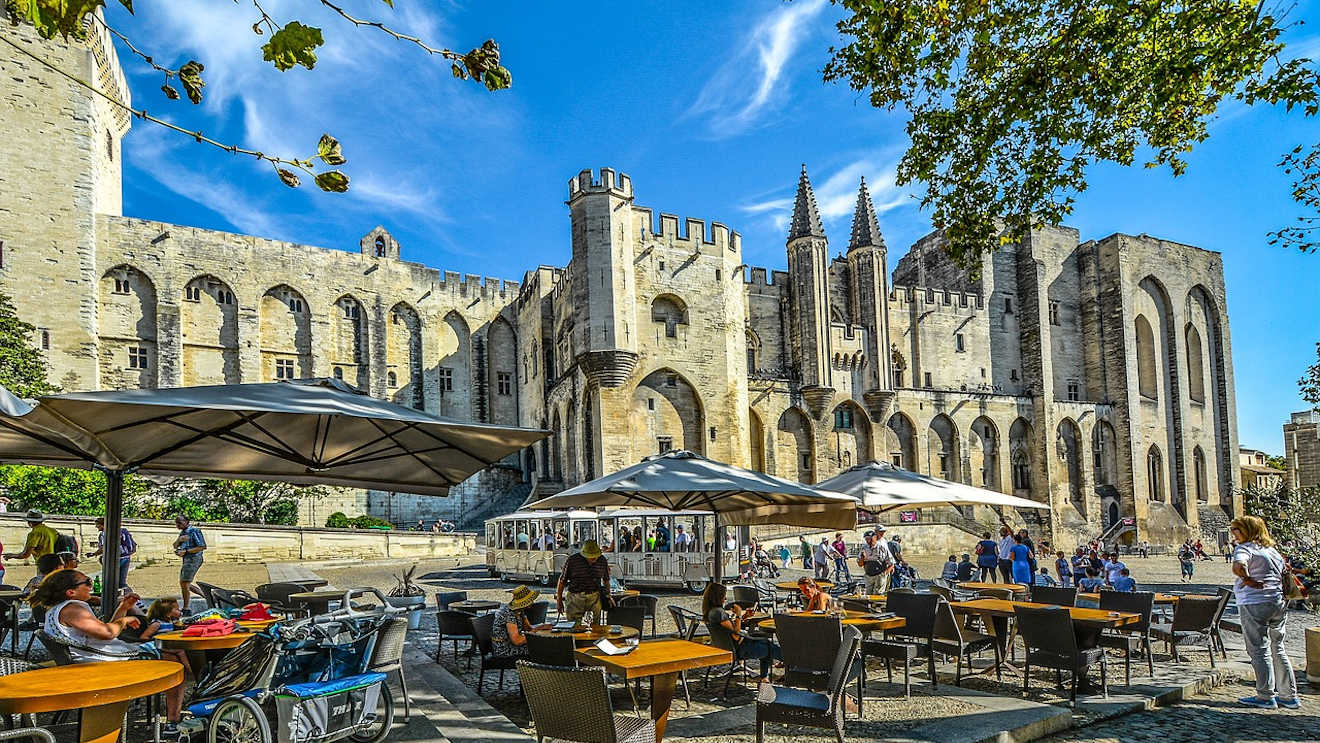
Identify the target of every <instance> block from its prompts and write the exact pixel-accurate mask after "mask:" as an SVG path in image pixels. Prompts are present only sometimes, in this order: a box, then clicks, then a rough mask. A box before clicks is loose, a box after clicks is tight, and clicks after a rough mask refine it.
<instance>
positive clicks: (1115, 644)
mask: <svg viewBox="0 0 1320 743" xmlns="http://www.w3.org/2000/svg"><path fill="white" fill-rule="evenodd" d="M1100 608H1101V609H1103V610H1105V611H1128V612H1132V613H1133V614H1140V615H1141V619H1140V620H1138V621H1137V622H1135V623H1133V624H1125V625H1123V626H1121V627H1113V628H1110V629H1107V630H1105V631H1104V633H1103V634H1101V635H1100V647H1102V648H1114V649H1115V650H1122V651H1123V684H1124V685H1125V686H1131V685H1132V651H1133V650H1136V649H1138V648H1141V649H1143V650H1145V652H1146V672H1147V673H1148V674H1149V675H1151V676H1154V675H1155V661H1154V660H1153V659H1152V658H1151V650H1150V617H1151V614H1152V613H1153V612H1154V611H1155V594H1154V593H1153V592H1151V591H1101V592H1100Z"/></svg>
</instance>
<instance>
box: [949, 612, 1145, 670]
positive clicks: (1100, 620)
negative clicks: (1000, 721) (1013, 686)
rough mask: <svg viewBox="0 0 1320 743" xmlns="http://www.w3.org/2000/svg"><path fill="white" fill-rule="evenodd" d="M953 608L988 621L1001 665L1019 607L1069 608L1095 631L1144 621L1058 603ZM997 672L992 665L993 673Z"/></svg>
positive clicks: (1075, 619) (1125, 614)
mask: <svg viewBox="0 0 1320 743" xmlns="http://www.w3.org/2000/svg"><path fill="white" fill-rule="evenodd" d="M949 606H951V607H952V608H953V611H954V613H955V614H978V615H980V616H981V617H982V618H983V619H985V625H986V627H987V628H988V629H989V630H990V634H992V635H994V637H995V642H997V643H998V644H999V649H1000V654H999V657H1000V658H1001V662H1002V659H1003V658H1004V657H1005V656H1006V655H1007V653H1006V652H1005V651H1006V650H1007V647H1006V645H1007V642H1008V636H1009V635H1008V620H1009V618H1011V617H1012V616H1013V615H1014V611H1013V607H1015V606H1025V607H1029V608H1032V609H1048V608H1050V607H1056V608H1060V609H1067V610H1068V615H1069V616H1070V617H1072V620H1073V622H1075V623H1077V624H1080V625H1082V626H1083V627H1084V628H1086V629H1089V630H1092V631H1094V632H1099V631H1100V630H1101V629H1105V628H1109V627H1122V626H1123V625H1125V624H1133V623H1135V622H1140V621H1141V615H1140V614H1134V613H1132V612H1126V611H1104V610H1102V609H1086V608H1083V607H1080V606H1063V607H1060V606H1058V605H1057V604H1038V603H1033V602H1031V601H1008V600H1007V599H972V600H971V601H953V602H950V603H949ZM1010 668H1011V666H1010ZM993 669H994V667H993V666H992V667H991V670H993Z"/></svg>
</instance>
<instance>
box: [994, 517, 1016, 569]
mask: <svg viewBox="0 0 1320 743" xmlns="http://www.w3.org/2000/svg"><path fill="white" fill-rule="evenodd" d="M1017 543H1018V540H1016V539H1014V538H1013V530H1012V529H1010V528H1008V527H1007V526H1005V527H1002V528H1001V529H1000V530H999V544H998V546H997V547H996V553H997V554H998V555H999V576H1000V577H1001V578H1003V579H1004V582H1005V583H1012V582H1013V546H1014V545H1016V544H1017Z"/></svg>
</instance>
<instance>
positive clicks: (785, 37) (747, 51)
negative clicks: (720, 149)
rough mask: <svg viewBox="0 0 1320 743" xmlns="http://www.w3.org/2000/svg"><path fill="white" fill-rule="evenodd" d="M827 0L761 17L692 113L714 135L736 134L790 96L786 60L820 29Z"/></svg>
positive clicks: (784, 7) (704, 90)
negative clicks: (785, 77) (816, 23)
mask: <svg viewBox="0 0 1320 743" xmlns="http://www.w3.org/2000/svg"><path fill="white" fill-rule="evenodd" d="M826 6H827V3H826V0H802V1H801V2H793V3H789V4H785V5H782V6H781V7H779V8H776V9H775V10H773V11H771V12H770V13H769V14H767V15H766V16H765V17H764V18H762V19H761V21H760V22H759V23H757V24H756V25H755V26H754V27H753V28H752V31H751V33H750V34H749V35H748V37H747V39H746V41H744V43H743V44H742V45H741V46H739V47H738V49H737V51H736V52H734V54H733V56H732V57H731V58H730V59H726V60H724V61H722V62H721V63H720V66H719V68H718V70H717V71H716V72H715V74H714V75H713V76H712V77H711V78H710V79H709V80H708V81H707V82H706V84H705V86H704V87H702V89H701V92H700V94H699V95H698V96H697V101H696V104H695V105H694V106H693V107H692V108H691V109H690V110H689V111H688V113H687V116H688V117H700V118H701V119H703V120H704V121H705V123H706V125H707V130H708V132H709V134H710V135H711V136H714V137H717V138H720V137H731V136H735V135H737V134H741V133H743V132H745V131H747V130H749V129H751V128H753V127H755V126H757V125H759V124H760V123H762V121H763V119H764V117H765V116H766V114H768V113H769V112H771V111H773V110H774V109H775V108H776V106H777V104H779V103H781V102H782V101H784V100H786V99H787V98H788V95H787V92H788V91H787V89H788V85H787V83H786V81H785V80H784V70H785V66H786V65H787V64H788V63H789V61H790V60H791V59H792V57H793V55H794V53H795V52H796V51H797V50H798V48H799V47H800V46H801V44H802V41H803V40H804V39H806V38H807V37H808V36H809V35H810V34H811V33H813V32H814V31H817V30H818V28H817V27H816V26H815V25H814V21H815V20H816V18H817V17H818V16H819V15H820V13H821V11H822V10H824V9H825V7H826Z"/></svg>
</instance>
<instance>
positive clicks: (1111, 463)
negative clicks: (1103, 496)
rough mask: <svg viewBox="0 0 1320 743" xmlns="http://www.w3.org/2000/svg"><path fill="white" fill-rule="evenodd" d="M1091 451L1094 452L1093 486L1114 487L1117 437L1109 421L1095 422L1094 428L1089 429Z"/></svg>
mask: <svg viewBox="0 0 1320 743" xmlns="http://www.w3.org/2000/svg"><path fill="white" fill-rule="evenodd" d="M1091 451H1092V452H1094V456H1095V461H1094V463H1093V466H1092V469H1094V471H1095V484H1096V485H1097V486H1103V485H1111V486H1112V485H1116V484H1117V483H1118V436H1117V435H1115V433H1114V427H1113V426H1112V425H1110V423H1109V421H1106V420H1100V421H1096V424H1095V426H1093V427H1092V428H1091Z"/></svg>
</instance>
